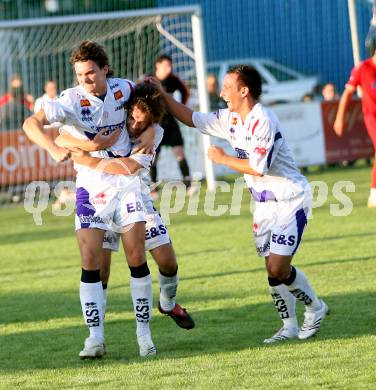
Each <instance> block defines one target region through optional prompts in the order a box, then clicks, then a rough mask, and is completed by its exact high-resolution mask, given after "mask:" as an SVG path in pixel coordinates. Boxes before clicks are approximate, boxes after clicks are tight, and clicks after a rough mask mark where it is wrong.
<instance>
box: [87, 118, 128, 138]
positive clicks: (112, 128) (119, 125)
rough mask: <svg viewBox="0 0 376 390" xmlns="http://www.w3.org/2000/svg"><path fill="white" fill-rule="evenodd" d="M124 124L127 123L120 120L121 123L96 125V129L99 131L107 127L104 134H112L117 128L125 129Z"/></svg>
mask: <svg viewBox="0 0 376 390" xmlns="http://www.w3.org/2000/svg"><path fill="white" fill-rule="evenodd" d="M124 125H125V121H123V122H120V123H116V124H115V125H108V126H96V127H95V130H96V131H98V132H99V131H101V130H103V129H106V131H105V132H104V135H109V134H111V133H112V132H113V131H115V130H116V129H117V128H120V129H123V128H124ZM94 135H95V134H94Z"/></svg>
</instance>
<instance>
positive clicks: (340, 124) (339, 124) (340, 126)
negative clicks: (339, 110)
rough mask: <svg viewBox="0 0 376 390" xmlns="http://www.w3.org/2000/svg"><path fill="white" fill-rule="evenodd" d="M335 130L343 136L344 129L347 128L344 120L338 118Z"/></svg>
mask: <svg viewBox="0 0 376 390" xmlns="http://www.w3.org/2000/svg"><path fill="white" fill-rule="evenodd" d="M333 129H334V132H335V133H336V134H337V135H338V137H342V135H343V130H344V129H345V124H344V122H343V121H341V120H339V119H336V120H335V122H334V125H333Z"/></svg>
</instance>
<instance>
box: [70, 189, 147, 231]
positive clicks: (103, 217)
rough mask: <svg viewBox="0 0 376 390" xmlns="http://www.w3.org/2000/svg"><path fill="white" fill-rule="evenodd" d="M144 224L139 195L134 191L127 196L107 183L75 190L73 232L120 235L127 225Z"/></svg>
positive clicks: (144, 216) (143, 213)
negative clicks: (84, 230) (100, 232)
mask: <svg viewBox="0 0 376 390" xmlns="http://www.w3.org/2000/svg"><path fill="white" fill-rule="evenodd" d="M145 221H146V214H145V211H144V205H143V203H142V195H141V191H139V190H137V189H136V190H135V191H133V192H130V191H126V190H125V189H124V190H122V189H119V188H116V187H113V186H110V185H108V184H107V183H103V184H102V183H99V184H98V183H97V185H95V186H90V188H85V187H78V188H77V191H76V218H75V225H76V230H79V229H83V228H97V229H102V230H113V231H116V232H123V231H124V228H125V227H126V226H128V225H131V224H133V223H136V222H145Z"/></svg>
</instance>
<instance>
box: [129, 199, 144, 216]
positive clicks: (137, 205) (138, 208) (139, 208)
mask: <svg viewBox="0 0 376 390" xmlns="http://www.w3.org/2000/svg"><path fill="white" fill-rule="evenodd" d="M126 207H127V212H128V213H134V212H135V211H143V210H144V208H143V207H142V203H141V202H135V203H134V202H132V203H127V204H126Z"/></svg>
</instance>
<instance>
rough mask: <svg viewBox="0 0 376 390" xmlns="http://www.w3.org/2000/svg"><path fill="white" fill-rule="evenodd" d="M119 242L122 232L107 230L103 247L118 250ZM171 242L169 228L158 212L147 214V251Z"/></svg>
mask: <svg viewBox="0 0 376 390" xmlns="http://www.w3.org/2000/svg"><path fill="white" fill-rule="evenodd" d="M119 243H120V234H119V233H116V232H114V231H112V230H107V231H106V233H105V234H104V239H103V248H104V249H110V250H112V251H118V250H119ZM170 243H171V240H170V236H169V234H168V231H167V228H166V226H165V224H164V222H163V220H162V218H161V216H160V215H159V214H158V212H154V213H151V214H147V215H146V225H145V251H151V250H152V249H155V248H158V247H160V246H162V245H165V244H170Z"/></svg>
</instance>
